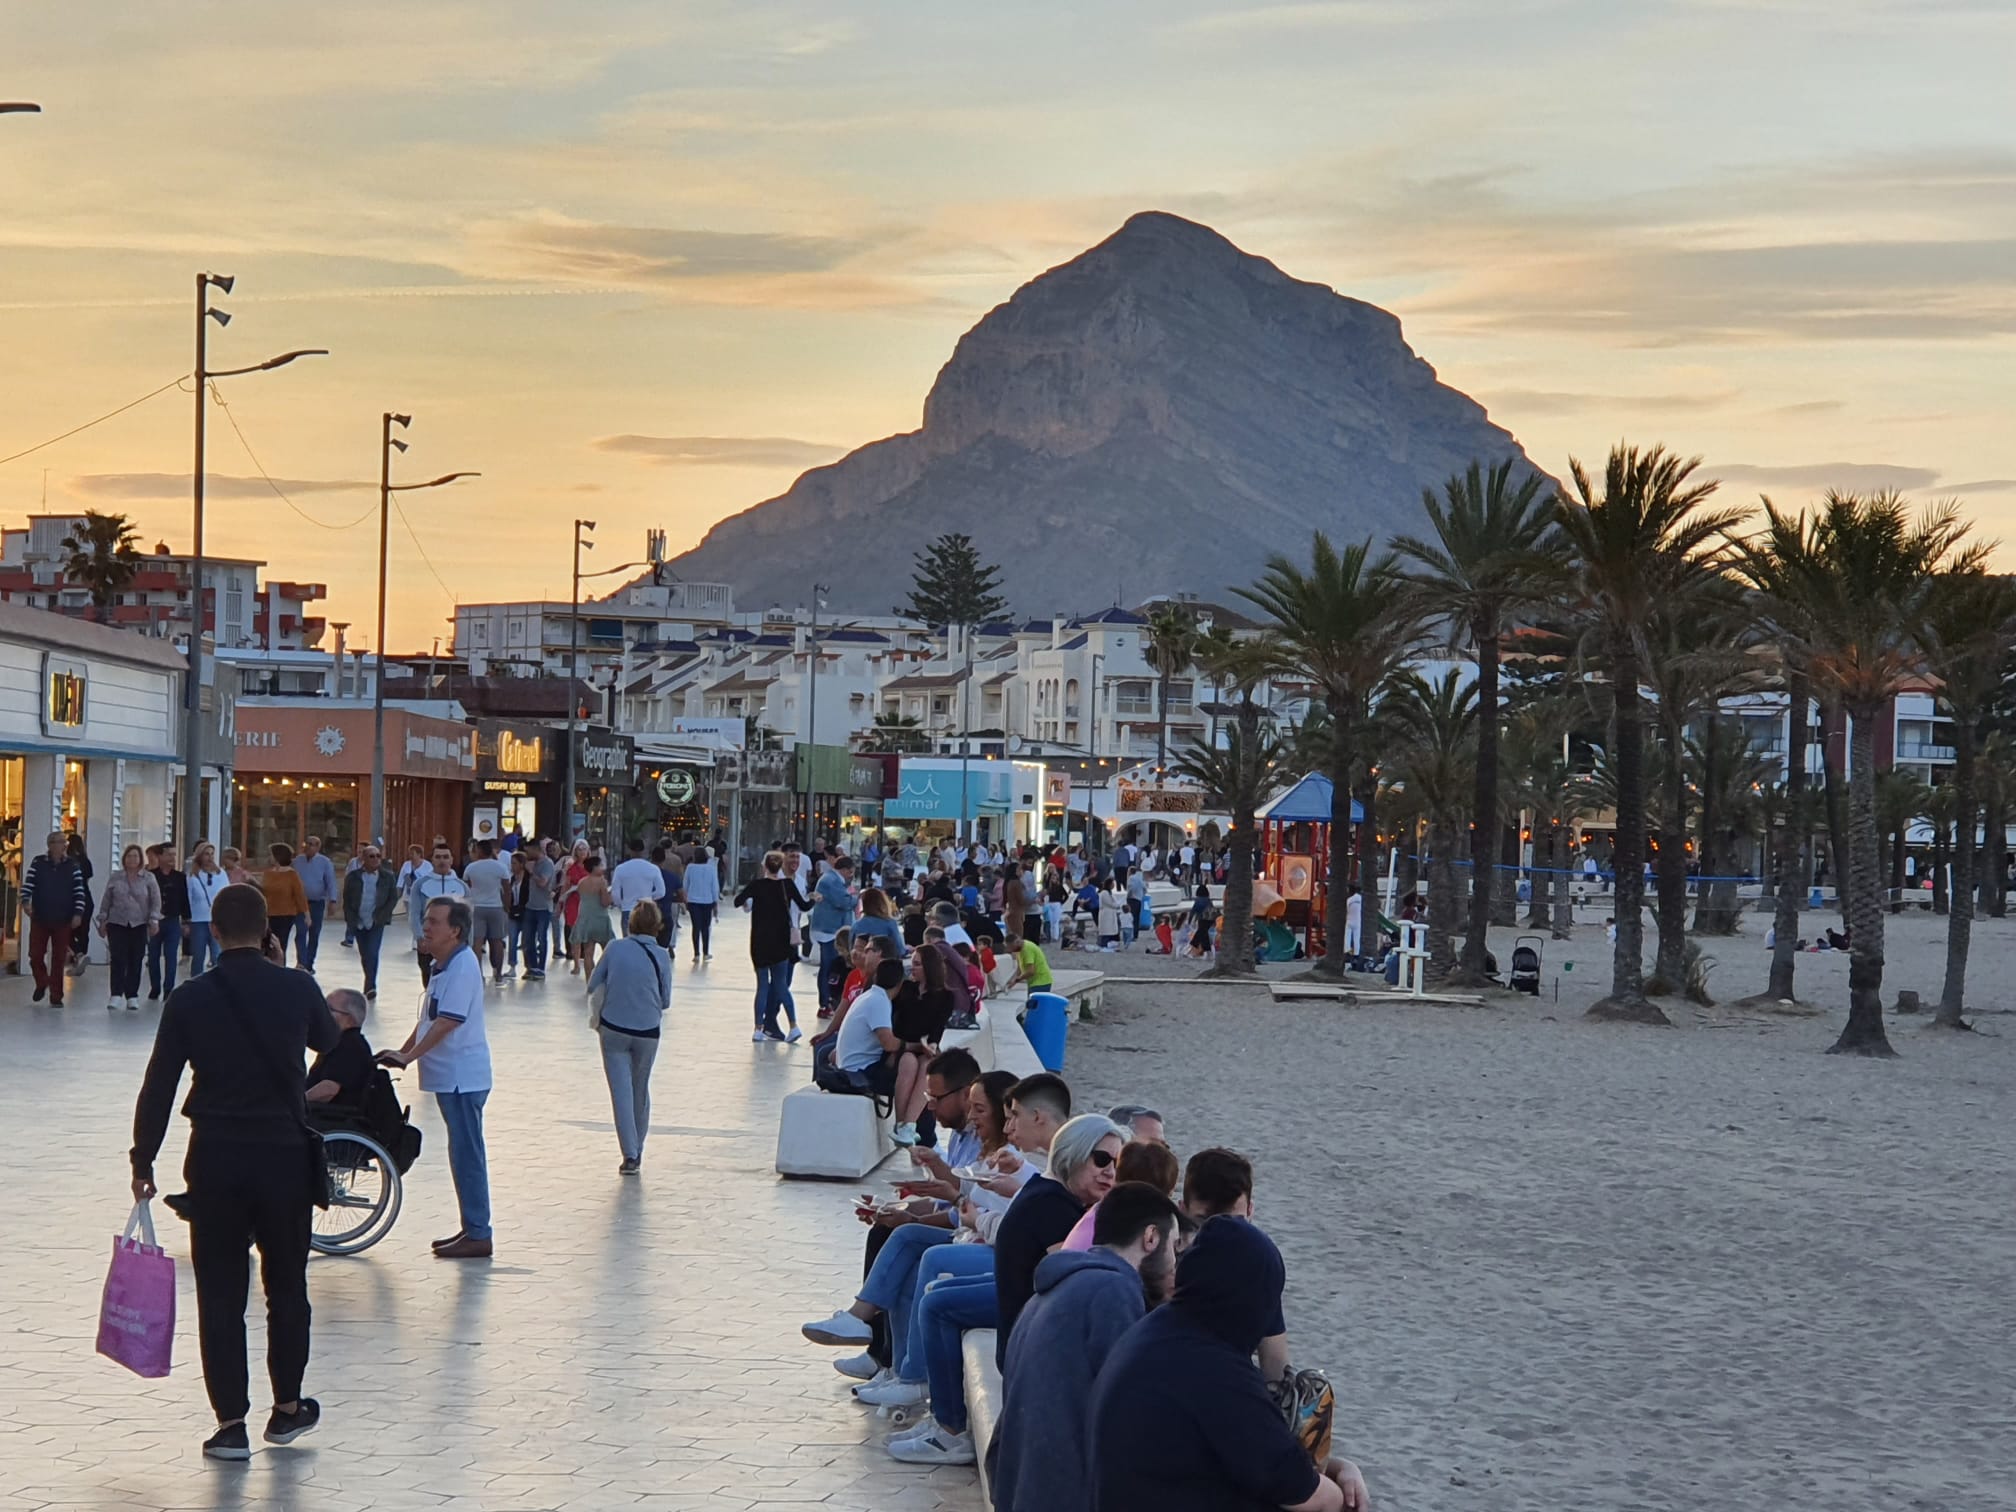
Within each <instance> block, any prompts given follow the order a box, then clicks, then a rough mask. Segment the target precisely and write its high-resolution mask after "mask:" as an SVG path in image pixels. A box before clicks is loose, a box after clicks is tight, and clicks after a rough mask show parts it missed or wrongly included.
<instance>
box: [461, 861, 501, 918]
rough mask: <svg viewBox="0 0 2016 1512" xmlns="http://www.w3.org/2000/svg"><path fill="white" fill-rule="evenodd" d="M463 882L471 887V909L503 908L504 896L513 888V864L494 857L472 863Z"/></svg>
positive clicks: (466, 870)
mask: <svg viewBox="0 0 2016 1512" xmlns="http://www.w3.org/2000/svg"><path fill="white" fill-rule="evenodd" d="M462 880H463V881H464V882H466V883H467V884H468V886H469V906H470V907H471V908H503V907H504V906H505V903H504V895H505V893H506V892H507V891H509V889H510V887H511V863H510V862H509V861H499V860H497V859H496V858H495V857H494V856H493V857H490V858H489V859H487V860H482V861H471V862H470V863H469V865H468V867H467V868H466V869H465V870H464V871H463V873H462Z"/></svg>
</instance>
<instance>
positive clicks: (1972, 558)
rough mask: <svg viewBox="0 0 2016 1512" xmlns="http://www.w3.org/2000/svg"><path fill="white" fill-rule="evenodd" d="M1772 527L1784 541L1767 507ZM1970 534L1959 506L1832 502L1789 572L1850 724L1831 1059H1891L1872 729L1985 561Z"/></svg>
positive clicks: (1818, 673)
mask: <svg viewBox="0 0 2016 1512" xmlns="http://www.w3.org/2000/svg"><path fill="white" fill-rule="evenodd" d="M1765 513H1766V518H1767V528H1768V529H1770V530H1771V531H1772V532H1773V533H1774V534H1780V535H1783V534H1788V533H1789V531H1788V530H1787V528H1786V523H1785V522H1784V521H1783V520H1782V517H1779V516H1778V514H1777V511H1776V510H1775V509H1773V508H1771V506H1769V505H1768V504H1767V505H1766V506H1765ZM1966 533H1967V527H1966V525H1965V524H1964V523H1963V522H1962V521H1961V519H1960V515H1959V510H1958V508H1957V507H1956V506H1954V505H1952V504H1945V505H1940V506H1937V507H1935V508H1932V509H1929V510H1927V511H1926V512H1925V513H1924V514H1922V515H1920V516H1919V517H1918V518H1917V519H1916V520H1915V521H1914V520H1913V519H1912V518H1911V517H1910V512H1909V510H1908V509H1907V507H1906V506H1905V503H1904V501H1903V499H1902V497H1901V496H1899V495H1898V494H1895V493H1882V494H1876V495H1874V496H1871V497H1867V498H1864V497H1861V496H1858V495H1854V494H1842V493H1835V492H1830V493H1829V494H1828V495H1827V497H1826V500H1825V502H1824V503H1823V504H1822V505H1821V507H1820V513H1819V516H1818V518H1817V520H1815V521H1814V522H1813V525H1812V529H1811V535H1812V537H1813V539H1814V541H1815V543H1816V544H1817V546H1818V550H1817V551H1814V552H1812V553H1811V554H1810V555H1803V556H1801V557H1799V558H1796V559H1794V560H1791V561H1788V562H1787V563H1785V564H1784V569H1783V588H1782V591H1783V592H1784V593H1785V594H1786V595H1787V596H1788V597H1789V598H1791V599H1792V601H1793V602H1794V603H1795V604H1796V606H1797V609H1796V621H1797V623H1798V624H1799V625H1800V626H1801V634H1802V635H1803V637H1804V642H1805V643H1804V645H1803V647H1802V648H1801V655H1802V656H1803V657H1804V659H1805V660H1806V662H1807V664H1808V665H1809V667H1810V668H1811V671H1812V677H1813V684H1814V687H1815V689H1816V690H1818V691H1819V692H1820V694H1821V697H1822V698H1823V699H1827V700H1831V701H1834V702H1838V704H1839V705H1840V706H1841V707H1842V708H1844V709H1845V710H1846V711H1847V713H1848V717H1849V755H1848V813H1847V824H1846V830H1847V841H1848V843H1847V845H1846V847H1845V849H1846V851H1847V855H1846V856H1844V857H1842V858H1841V859H1842V861H1843V863H1844V866H1845V870H1846V874H1845V875H1844V876H1843V877H1842V878H1841V883H1842V888H1843V893H1842V896H1843V899H1844V901H1845V903H1846V916H1847V920H1848V928H1849V931H1850V934H1851V938H1852V941H1853V943H1852V947H1851V950H1852V954H1851V956H1850V959H1849V963H1848V1022H1847V1024H1846V1026H1845V1027H1844V1028H1843V1029H1842V1031H1841V1037H1840V1038H1839V1039H1838V1040H1836V1041H1835V1043H1834V1045H1833V1047H1832V1048H1831V1050H1830V1052H1829V1053H1830V1054H1855V1055H1894V1054H1895V1053H1896V1052H1895V1051H1894V1050H1892V1049H1891V1048H1890V1040H1889V1037H1888V1036H1887V1035H1886V1034H1885V1033H1884V1032H1883V876H1882V870H1881V865H1880V858H1879V855H1878V847H1877V828H1876V721H1877V719H1878V718H1879V717H1880V716H1881V715H1882V713H1883V711H1884V708H1885V707H1886V705H1887V704H1888V703H1889V700H1890V699H1891V698H1892V697H1893V696H1894V695H1895V694H1896V693H1897V692H1898V691H1899V689H1901V688H1902V687H1903V686H1904V685H1905V683H1906V681H1907V680H1908V679H1910V678H1911V677H1914V676H1916V675H1917V674H1918V673H1919V672H1920V670H1921V669H1922V666H1923V663H1924V654H1923V651H1922V649H1921V644H1922V642H1921V637H1922V636H1923V635H1924V634H1925V626H1926V621H1927V618H1928V615H1929V611H1930V608H1931V600H1932V598H1933V596H1934V594H1935V591H1936V584H1937V575H1938V574H1940V573H1942V572H1953V571H1970V570H1974V569H1976V568H1978V567H1979V566H1980V565H1981V562H1982V559H1983V557H1984V556H1985V554H1986V553H1985V550H1984V548H1982V547H1980V546H1978V545H1977V546H1972V547H1966V546H1963V545H1962V542H1963V540H1964V538H1965V536H1966Z"/></svg>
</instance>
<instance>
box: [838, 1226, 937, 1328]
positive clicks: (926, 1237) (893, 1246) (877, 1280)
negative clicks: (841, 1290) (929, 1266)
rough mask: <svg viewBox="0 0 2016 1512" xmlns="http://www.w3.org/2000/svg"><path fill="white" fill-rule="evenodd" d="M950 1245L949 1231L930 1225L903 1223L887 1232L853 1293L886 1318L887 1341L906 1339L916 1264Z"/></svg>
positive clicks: (915, 1290)
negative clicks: (930, 1251) (866, 1277)
mask: <svg viewBox="0 0 2016 1512" xmlns="http://www.w3.org/2000/svg"><path fill="white" fill-rule="evenodd" d="M951 1242H952V1230H950V1229H949V1228H939V1227H938V1226H937V1225H935V1224H930V1223H906V1224H904V1225H903V1226H902V1227H900V1228H894V1229H891V1230H890V1231H889V1237H888V1238H887V1239H886V1240H884V1241H883V1244H882V1252H881V1253H880V1254H878V1255H877V1256H876V1257H875V1263H874V1264H873V1265H871V1266H870V1267H869V1268H868V1279H867V1280H865V1281H863V1282H862V1283H861V1290H860V1291H859V1292H858V1293H856V1295H857V1296H858V1297H859V1298H860V1300H861V1301H863V1302H866V1303H868V1304H869V1305H870V1306H871V1307H879V1308H881V1309H882V1311H883V1312H885V1313H887V1314H888V1315H889V1337H890V1338H891V1339H892V1340H895V1341H898V1342H900V1341H901V1340H903V1339H905V1338H908V1337H909V1335H908V1333H907V1332H906V1330H907V1329H908V1327H909V1324H910V1304H911V1302H912V1301H913V1300H915V1298H916V1296H917V1263H918V1261H920V1260H922V1259H923V1258H924V1254H925V1252H926V1251H927V1250H932V1249H937V1248H941V1247H943V1246H944V1245H948V1244H950V1243H951Z"/></svg>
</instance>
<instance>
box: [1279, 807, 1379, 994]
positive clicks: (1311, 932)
mask: <svg viewBox="0 0 2016 1512" xmlns="http://www.w3.org/2000/svg"><path fill="white" fill-rule="evenodd" d="M1334 794H1335V789H1334V788H1333V787H1332V786H1331V783H1330V779H1329V778H1328V777H1325V776H1324V775H1323V774H1322V773H1320V772H1311V773H1310V774H1309V775H1308V776H1306V777H1304V778H1303V779H1302V780H1301V781H1300V782H1298V783H1296V784H1295V785H1294V786H1293V787H1291V788H1289V789H1288V791H1287V792H1285V793H1282V794H1281V795H1280V796H1279V797H1277V798H1275V799H1273V800H1272V801H1271V802H1269V803H1268V804H1267V805H1266V806H1265V807H1263V808H1262V809H1261V810H1260V811H1259V813H1257V814H1256V815H1255V816H1254V818H1255V819H1256V820H1257V821H1258V822H1259V826H1260V837H1259V838H1260V879H1261V883H1260V884H1259V885H1256V889H1255V894H1254V899H1253V916H1254V918H1255V919H1256V920H1258V921H1260V926H1261V928H1262V929H1263V930H1265V931H1266V934H1267V953H1266V956H1265V959H1267V960H1292V959H1293V958H1294V944H1295V938H1296V936H1297V935H1299V936H1300V937H1301V943H1302V947H1303V951H1304V953H1305V954H1306V955H1307V956H1308V957H1309V958H1310V959H1312V960H1313V959H1314V958H1315V957H1317V956H1319V955H1321V954H1322V953H1323V946H1324V933H1323V921H1324V918H1325V916H1326V911H1327V909H1328V906H1329V900H1330V845H1331V836H1330V803H1331V799H1332V797H1333V796H1334ZM1364 818H1365V810H1364V808H1363V807H1362V806H1361V805H1360V804H1359V802H1358V800H1357V799H1355V798H1354V799H1352V800H1351V822H1352V823H1353V824H1354V825H1355V824H1359V823H1362V822H1363V820H1364ZM1348 844H1349V842H1348V840H1347V841H1346V845H1347V849H1348ZM1260 885H1266V886H1271V888H1272V890H1273V892H1274V894H1275V897H1274V898H1273V899H1272V900H1269V901H1268V902H1267V904H1266V906H1265V907H1263V906H1262V896H1261V893H1260V891H1259V886H1260ZM1366 906H1367V908H1368V909H1369V908H1370V907H1371V906H1372V900H1371V899H1370V898H1369V897H1368V898H1367V899H1366ZM1370 922H1371V921H1370V920H1369V919H1368V920H1367V923H1368V925H1369V924H1370ZM1277 947H1285V950H1286V953H1285V954H1276V953H1275V952H1276V949H1277Z"/></svg>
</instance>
